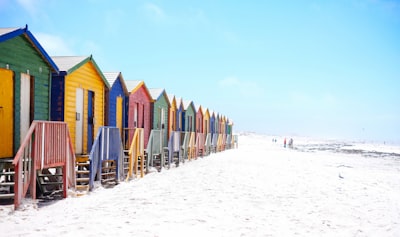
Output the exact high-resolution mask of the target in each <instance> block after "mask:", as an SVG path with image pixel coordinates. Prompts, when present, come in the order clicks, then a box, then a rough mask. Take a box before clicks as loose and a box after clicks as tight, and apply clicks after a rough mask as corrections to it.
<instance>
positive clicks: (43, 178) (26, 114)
mask: <svg viewBox="0 0 400 237" xmlns="http://www.w3.org/2000/svg"><path fill="white" fill-rule="evenodd" d="M52 73H54V74H56V75H57V74H58V73H59V69H58V67H57V65H56V64H55V63H54V61H53V60H52V59H51V58H50V56H49V55H48V54H47V53H46V51H45V50H44V49H43V48H42V46H41V45H40V44H39V42H38V41H37V40H36V38H35V37H34V36H33V35H32V33H31V32H30V31H29V30H28V27H27V26H26V27H25V28H0V130H1V131H2V134H1V136H0V183H1V187H2V191H1V193H0V198H1V199H3V198H5V199H14V206H15V208H18V206H19V204H20V203H21V201H22V199H23V198H24V197H25V195H26V194H27V192H28V190H29V193H30V196H31V197H32V198H33V199H35V198H36V192H37V191H39V192H40V193H41V196H42V197H45V196H49V195H52V193H60V192H59V191H61V193H63V195H62V196H63V197H66V196H67V189H68V187H72V186H75V184H74V181H73V180H74V177H75V173H74V168H73V161H74V159H75V157H74V156H73V151H72V149H71V148H70V147H66V145H67V144H68V141H69V139H70V138H69V133H68V127H67V124H65V123H55V122H49V121H48V120H49V119H50V98H51V90H50V85H51V74H52ZM71 164H72V166H70V165H71ZM67 167H68V168H67ZM50 168H51V169H52V172H50V171H49V169H50ZM68 171H69V172H68ZM67 180H68V181H67Z"/></svg>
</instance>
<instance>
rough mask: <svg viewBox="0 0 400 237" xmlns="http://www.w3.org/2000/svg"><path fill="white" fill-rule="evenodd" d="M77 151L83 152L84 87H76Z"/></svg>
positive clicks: (78, 152) (77, 152)
mask: <svg viewBox="0 0 400 237" xmlns="http://www.w3.org/2000/svg"><path fill="white" fill-rule="evenodd" d="M75 108H76V112H75V115H76V118H75V121H76V122H75V153H76V154H82V153H83V89H82V88H76V102H75Z"/></svg>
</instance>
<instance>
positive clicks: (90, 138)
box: [87, 91, 95, 153]
mask: <svg viewBox="0 0 400 237" xmlns="http://www.w3.org/2000/svg"><path fill="white" fill-rule="evenodd" d="M94 110H95V107H94V91H88V110H87V111H88V121H87V122H88V123H87V129H88V131H87V152H88V153H89V152H90V151H91V150H92V145H93V142H94V119H95V118H94Z"/></svg>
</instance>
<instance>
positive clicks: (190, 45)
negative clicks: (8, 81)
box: [0, 0, 400, 144]
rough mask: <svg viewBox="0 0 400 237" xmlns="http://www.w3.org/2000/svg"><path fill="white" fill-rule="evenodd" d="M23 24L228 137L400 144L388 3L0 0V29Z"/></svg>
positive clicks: (399, 48) (392, 1)
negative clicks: (224, 121)
mask: <svg viewBox="0 0 400 237" xmlns="http://www.w3.org/2000/svg"><path fill="white" fill-rule="evenodd" d="M26 24H27V25H28V28H29V30H30V31H31V32H32V33H33V35H34V36H35V37H36V38H37V39H38V40H39V42H40V43H41V45H42V46H43V48H44V49H45V50H46V51H47V52H48V54H49V55H51V56H70V55H79V56H81V55H93V58H94V60H95V61H96V63H97V64H98V66H99V67H100V69H101V70H102V71H104V72H110V71H120V72H122V75H123V77H124V79H125V80H144V81H145V83H146V85H147V86H148V87H149V88H164V89H165V90H166V92H167V93H168V94H175V95H176V96H178V97H183V98H184V99H185V100H193V101H194V103H195V105H196V106H197V107H198V106H200V105H201V106H202V107H203V108H209V109H210V110H213V111H216V112H219V113H220V114H221V115H224V116H226V117H228V118H229V119H230V120H231V121H233V122H234V131H236V132H239V131H250V132H258V133H265V134H273V135H281V136H295V135H298V136H312V137H318V138H337V139H352V140H362V141H376V142H395V143H398V144H400V1H398V0H326V1H317V0H300V1H285V0H284V1H228V0H220V1H218V0H203V1H184V0H180V1H174V0H169V1H166V0H165V1H162V0H154V1H147V0H133V1H118V0H116V1H107V0H81V1H70V0H17V1H13V0H0V27H24V26H25V25H26Z"/></svg>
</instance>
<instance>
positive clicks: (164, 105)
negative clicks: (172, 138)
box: [152, 93, 169, 146]
mask: <svg viewBox="0 0 400 237" xmlns="http://www.w3.org/2000/svg"><path fill="white" fill-rule="evenodd" d="M168 111H169V102H168V98H167V97H165V93H163V95H162V96H160V97H159V98H158V100H156V101H155V102H154V103H153V116H152V117H153V127H152V128H153V129H156V130H161V129H164V131H165V132H164V133H163V135H164V138H163V141H164V143H165V144H163V146H167V141H168V130H167V129H168ZM161 112H163V114H161ZM162 118H163V121H161V119H162Z"/></svg>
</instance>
